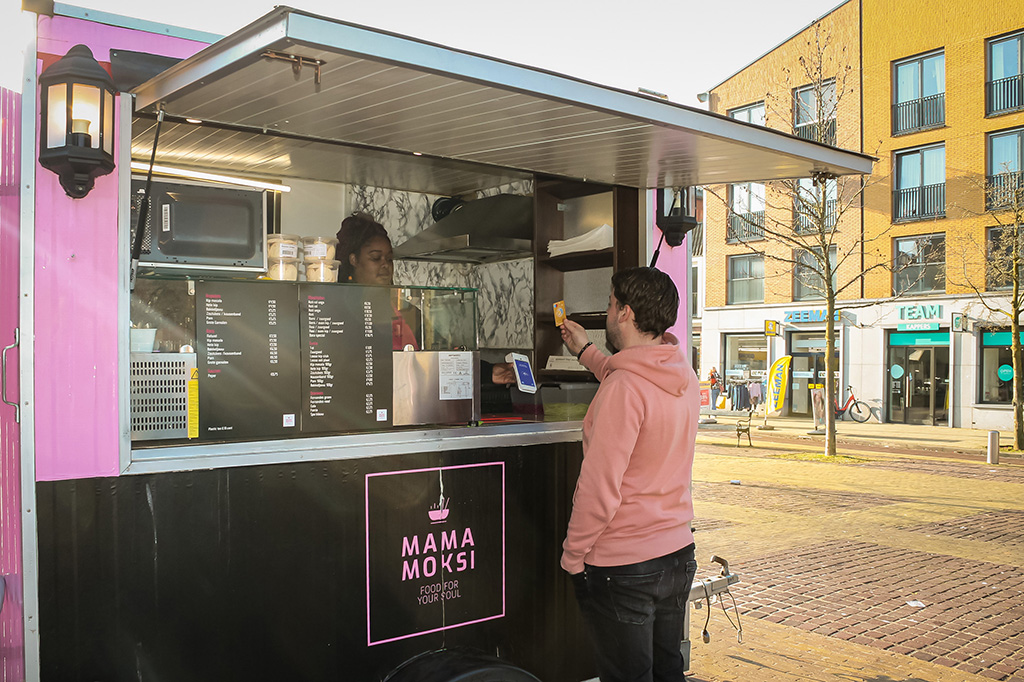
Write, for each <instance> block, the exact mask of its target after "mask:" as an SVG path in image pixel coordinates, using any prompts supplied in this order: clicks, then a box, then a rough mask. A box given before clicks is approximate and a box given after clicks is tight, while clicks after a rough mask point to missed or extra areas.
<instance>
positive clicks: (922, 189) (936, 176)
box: [892, 145, 946, 221]
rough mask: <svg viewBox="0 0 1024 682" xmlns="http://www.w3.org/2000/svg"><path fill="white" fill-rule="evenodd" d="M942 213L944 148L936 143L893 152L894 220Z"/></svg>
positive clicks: (944, 175) (920, 218) (933, 215)
mask: <svg viewBox="0 0 1024 682" xmlns="http://www.w3.org/2000/svg"><path fill="white" fill-rule="evenodd" d="M945 215H946V147H945V146H944V145H936V146H934V147H925V148H923V149H915V150H912V151H908V152H902V153H899V154H896V191H895V192H893V207H892V217H893V220H894V221H898V220H923V219H925V218H941V217H944V216H945Z"/></svg>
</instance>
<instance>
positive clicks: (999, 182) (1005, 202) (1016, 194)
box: [985, 171, 1024, 211]
mask: <svg viewBox="0 0 1024 682" xmlns="http://www.w3.org/2000/svg"><path fill="white" fill-rule="evenodd" d="M986 180H987V183H986V185H987V189H988V191H987V192H985V208H986V209H987V210H989V211H994V210H998V209H1006V208H1014V207H1020V208H1024V172H1021V171H1018V172H1016V173H999V174H998V175H989V176H987V177H986Z"/></svg>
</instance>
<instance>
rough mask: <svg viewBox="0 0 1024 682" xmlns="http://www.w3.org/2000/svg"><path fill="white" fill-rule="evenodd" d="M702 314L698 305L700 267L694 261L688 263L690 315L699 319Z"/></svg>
mask: <svg viewBox="0 0 1024 682" xmlns="http://www.w3.org/2000/svg"><path fill="white" fill-rule="evenodd" d="M703 312H704V311H703V310H702V309H701V305H700V266H699V265H698V264H697V262H696V259H694V260H693V261H691V263H690V314H691V315H692V316H693V317H698V318H699V317H700V316H701V314H702V313H703Z"/></svg>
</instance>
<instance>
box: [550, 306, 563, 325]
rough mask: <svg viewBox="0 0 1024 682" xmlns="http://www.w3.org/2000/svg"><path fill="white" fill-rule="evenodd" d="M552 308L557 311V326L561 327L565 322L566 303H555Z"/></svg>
mask: <svg viewBox="0 0 1024 682" xmlns="http://www.w3.org/2000/svg"><path fill="white" fill-rule="evenodd" d="M552 308H554V309H555V326H556V327H560V326H562V323H564V322H565V301H555V303H554V305H552Z"/></svg>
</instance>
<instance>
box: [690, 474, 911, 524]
mask: <svg viewBox="0 0 1024 682" xmlns="http://www.w3.org/2000/svg"><path fill="white" fill-rule="evenodd" d="M693 499H694V504H695V507H696V509H695V511H696V513H697V517H698V518H700V508H699V507H700V504H701V503H702V502H717V503H719V504H732V505H738V506H742V507H748V508H753V509H764V510H766V511H779V512H786V513H789V514H802V513H808V512H813V513H823V512H842V511H849V510H854V509H869V508H871V507H878V506H881V505H885V504H895V503H896V502H900V501H901V500H899V499H895V498H890V497H883V496H878V495H867V494H864V493H844V492H836V491H831V490H808V489H806V488H788V487H785V486H780V485H763V484H756V483H754V484H745V483H743V482H742V481H740V484H739V485H733V484H731V483H718V482H707V481H694V482H693Z"/></svg>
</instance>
